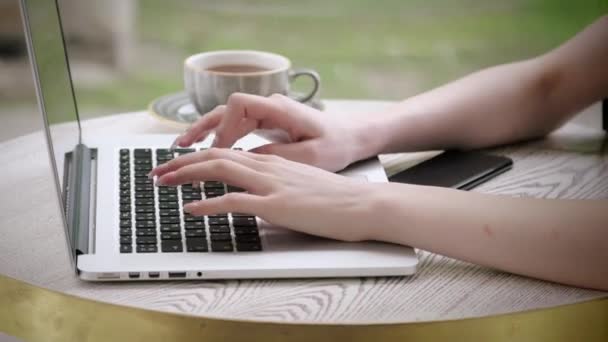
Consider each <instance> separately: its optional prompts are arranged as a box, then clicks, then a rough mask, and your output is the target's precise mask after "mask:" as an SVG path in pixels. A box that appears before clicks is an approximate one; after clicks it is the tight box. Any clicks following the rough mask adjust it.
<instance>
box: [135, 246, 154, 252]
mask: <svg viewBox="0 0 608 342" xmlns="http://www.w3.org/2000/svg"><path fill="white" fill-rule="evenodd" d="M156 252H158V247H156V245H137V253H156Z"/></svg>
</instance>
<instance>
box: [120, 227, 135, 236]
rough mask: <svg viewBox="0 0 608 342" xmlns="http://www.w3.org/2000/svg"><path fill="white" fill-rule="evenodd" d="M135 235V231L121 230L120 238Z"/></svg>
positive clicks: (129, 229)
mask: <svg viewBox="0 0 608 342" xmlns="http://www.w3.org/2000/svg"><path fill="white" fill-rule="evenodd" d="M131 235H133V231H132V230H131V228H120V236H131Z"/></svg>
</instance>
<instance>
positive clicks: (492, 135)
mask: <svg viewBox="0 0 608 342" xmlns="http://www.w3.org/2000/svg"><path fill="white" fill-rule="evenodd" d="M541 64H542V62H541V61H539V60H530V61H525V62H519V63H514V64H508V65H501V66H497V67H493V68H489V69H485V70H482V71H480V72H477V73H474V74H471V75H469V76H467V77H465V78H462V79H460V80H457V81H454V82H452V83H449V84H447V85H444V86H442V87H439V88H436V89H434V90H431V91H429V92H426V93H423V94H421V95H417V96H414V97H411V98H409V99H407V100H405V101H403V102H400V103H399V104H396V105H395V106H393V107H391V108H389V109H388V110H387V111H386V112H384V113H381V114H380V115H377V116H376V117H377V120H376V121H375V125H376V132H377V133H380V134H378V136H379V137H380V139H379V140H378V141H377V142H376V144H377V145H376V146H375V149H376V150H377V152H379V153H390V152H408V151H419V150H435V149H447V148H462V149H469V148H481V147H487V146H493V145H499V144H504V143H508V142H513V141H517V140H522V139H529V138H533V137H537V136H542V135H544V134H546V133H547V132H549V131H550V130H552V129H553V128H555V127H556V125H557V124H558V123H559V122H558V121H557V120H548V118H551V113H548V111H549V110H550V109H548V108H547V107H548V106H547V98H548V94H549V93H550V92H551V84H552V80H551V79H549V77H550V76H547V75H548V74H545V73H544V72H542V65H541Z"/></svg>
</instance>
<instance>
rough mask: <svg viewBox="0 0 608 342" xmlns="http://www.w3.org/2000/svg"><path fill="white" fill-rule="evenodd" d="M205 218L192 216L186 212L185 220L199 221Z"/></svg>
mask: <svg viewBox="0 0 608 342" xmlns="http://www.w3.org/2000/svg"><path fill="white" fill-rule="evenodd" d="M203 220H204V216H192V215H190V214H184V222H199V221H203Z"/></svg>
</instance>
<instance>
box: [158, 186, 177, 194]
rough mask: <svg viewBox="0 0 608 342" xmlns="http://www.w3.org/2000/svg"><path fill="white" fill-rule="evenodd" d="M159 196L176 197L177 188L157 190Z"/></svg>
mask: <svg viewBox="0 0 608 342" xmlns="http://www.w3.org/2000/svg"><path fill="white" fill-rule="evenodd" d="M158 194H159V195H169V194H171V195H177V188H160V187H159V188H158Z"/></svg>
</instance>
